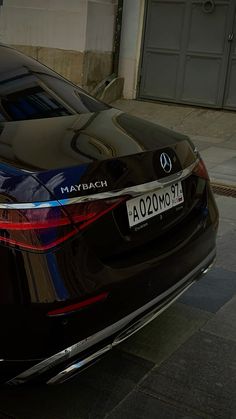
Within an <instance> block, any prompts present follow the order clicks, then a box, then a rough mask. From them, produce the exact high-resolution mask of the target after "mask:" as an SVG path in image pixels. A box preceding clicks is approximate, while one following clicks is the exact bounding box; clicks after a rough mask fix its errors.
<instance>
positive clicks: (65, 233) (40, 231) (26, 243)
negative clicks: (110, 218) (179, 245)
mask: <svg viewBox="0 0 236 419" xmlns="http://www.w3.org/2000/svg"><path fill="white" fill-rule="evenodd" d="M124 199H125V198H124V197H119V198H116V199H112V198H111V199H106V200H96V201H88V202H80V203H78V204H70V205H66V206H65V207H62V206H61V205H60V204H59V203H58V205H55V201H54V205H53V206H49V207H45V204H46V203H43V205H44V206H42V207H40V204H39V205H38V206H35V207H33V208H22V207H24V205H23V204H20V205H18V207H19V208H18V207H17V204H13V205H12V206H11V204H8V205H6V206H5V208H0V242H1V243H2V244H5V245H10V246H14V247H17V248H20V249H26V250H38V251H45V250H48V249H51V248H53V247H55V246H57V245H59V244H60V243H62V242H64V241H66V240H67V239H69V238H70V237H72V236H74V235H75V234H77V233H78V232H79V231H81V230H83V229H84V228H86V227H87V226H88V225H89V224H91V223H93V222H94V221H95V220H97V219H98V218H100V217H102V216H103V215H105V214H106V213H108V212H109V211H111V210H112V209H114V208H115V207H117V205H119V204H120V203H121V202H122V201H124ZM46 205H47V204H46ZM26 207H27V204H26Z"/></svg>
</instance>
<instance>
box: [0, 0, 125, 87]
mask: <svg viewBox="0 0 236 419" xmlns="http://www.w3.org/2000/svg"><path fill="white" fill-rule="evenodd" d="M116 3H117V0H21V1H19V0H3V6H2V7H1V8H0V41H1V42H4V43H6V44H10V45H12V46H13V47H15V48H16V49H18V50H20V51H22V52H24V53H25V54H27V55H30V56H32V57H34V58H36V59H37V60H39V61H41V62H42V63H44V64H46V65H47V66H48V67H50V68H53V69H54V70H55V71H57V72H58V73H60V74H62V75H63V76H64V77H66V78H69V79H70V80H71V81H73V82H74V83H76V84H80V85H82V86H83V87H84V88H85V89H88V90H92V89H93V88H94V87H95V86H96V84H97V83H99V82H100V81H101V80H103V79H104V78H105V77H107V76H108V75H110V74H111V72H112V62H113V35H114V25H115V13H116Z"/></svg>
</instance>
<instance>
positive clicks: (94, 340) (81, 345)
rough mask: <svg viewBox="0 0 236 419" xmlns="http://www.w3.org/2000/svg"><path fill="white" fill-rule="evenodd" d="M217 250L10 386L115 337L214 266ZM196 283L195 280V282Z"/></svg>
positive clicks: (40, 363)
mask: <svg viewBox="0 0 236 419" xmlns="http://www.w3.org/2000/svg"><path fill="white" fill-rule="evenodd" d="M215 255H216V250H215V249H214V250H212V251H211V253H210V254H209V255H208V256H207V257H206V258H205V259H204V260H203V261H202V262H201V263H200V264H199V265H198V266H196V267H195V268H194V269H193V270H192V271H191V272H189V273H188V274H187V275H186V276H185V277H184V278H182V279H181V280H180V281H179V282H177V284H175V285H173V286H172V287H171V288H169V289H168V290H167V291H165V292H163V293H162V294H160V295H158V296H157V297H156V298H155V299H154V300H151V301H149V302H148V303H147V304H145V305H144V306H142V307H140V308H139V309H137V310H135V311H134V312H132V313H131V314H129V315H128V316H126V317H124V318H123V319H121V320H119V321H118V322H116V323H114V324H112V325H111V326H108V327H106V328H105V329H103V330H101V331H99V332H97V333H95V334H94V335H91V336H89V337H88V338H86V339H84V340H82V341H80V342H78V343H75V344H74V345H72V346H69V347H68V348H66V349H64V350H62V351H60V352H58V353H56V354H55V355H52V356H51V357H49V358H47V359H45V360H43V361H41V362H39V363H38V364H36V365H34V366H33V367H31V368H29V369H28V370H26V371H24V372H23V373H21V374H19V375H17V376H16V377H14V378H12V379H11V380H9V381H8V383H9V384H21V383H24V382H26V381H28V380H30V379H31V378H33V377H34V376H37V375H39V374H42V373H43V372H45V371H47V370H48V369H49V368H52V367H53V366H56V365H58V364H59V363H60V362H63V361H65V360H68V359H70V358H72V357H74V356H75V355H78V354H80V353H81V352H83V351H85V350H86V349H88V348H89V347H91V346H93V345H95V344H98V343H99V342H100V341H102V340H103V339H106V338H108V337H109V336H110V335H113V334H115V333H117V332H119V330H122V329H123V328H124V327H125V326H126V325H128V324H129V323H130V322H131V321H132V320H134V319H135V317H138V316H139V315H141V314H142V313H143V312H145V311H147V310H148V309H151V308H152V306H155V305H156V304H157V303H158V302H160V301H161V300H163V299H165V298H166V297H168V296H169V295H171V294H172V293H174V291H175V290H176V289H178V288H179V287H181V285H183V284H184V283H185V282H188V281H189V280H190V279H191V278H192V277H193V276H195V275H197V274H198V273H199V275H201V274H202V273H203V272H204V271H205V270H206V269H207V267H208V266H209V265H210V264H212V261H213V259H214V258H215ZM193 282H194V280H193ZM167 304H168V303H167Z"/></svg>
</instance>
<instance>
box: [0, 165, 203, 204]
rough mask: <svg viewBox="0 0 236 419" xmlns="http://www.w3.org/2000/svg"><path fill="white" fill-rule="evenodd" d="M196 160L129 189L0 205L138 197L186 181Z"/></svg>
mask: <svg viewBox="0 0 236 419" xmlns="http://www.w3.org/2000/svg"><path fill="white" fill-rule="evenodd" d="M198 161H199V159H197V160H195V161H194V163H192V164H191V165H190V166H188V167H186V168H185V169H184V170H181V171H180V172H178V173H174V174H173V175H170V176H167V177H165V178H163V179H159V180H154V181H152V182H147V183H143V184H141V185H135V186H130V187H128V188H124V189H119V190H115V191H110V192H101V193H97V194H92V195H84V196H78V197H75V198H65V199H58V200H54V201H38V202H22V203H18V202H17V203H0V209H32V208H51V207H58V206H61V205H63V206H64V205H71V204H78V203H80V202H89V201H95V200H100V199H108V198H117V197H119V196H123V195H131V196H137V195H139V194H142V193H146V192H151V191H154V190H156V189H160V188H164V187H166V186H168V185H170V184H171V183H173V182H176V181H180V180H184V179H186V178H187V177H188V176H189V175H190V174H191V172H192V170H193V169H194V167H195V166H196V164H197V163H198Z"/></svg>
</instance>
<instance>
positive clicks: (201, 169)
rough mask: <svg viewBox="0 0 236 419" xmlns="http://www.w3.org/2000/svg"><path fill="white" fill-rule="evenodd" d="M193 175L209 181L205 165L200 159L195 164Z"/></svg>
mask: <svg viewBox="0 0 236 419" xmlns="http://www.w3.org/2000/svg"><path fill="white" fill-rule="evenodd" d="M193 174H194V175H196V176H198V177H201V178H203V179H206V180H209V175H208V172H207V168H206V166H205V163H204V162H203V160H202V159H201V158H200V159H199V161H198V163H197V164H196V166H195V167H194V169H193Z"/></svg>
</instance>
